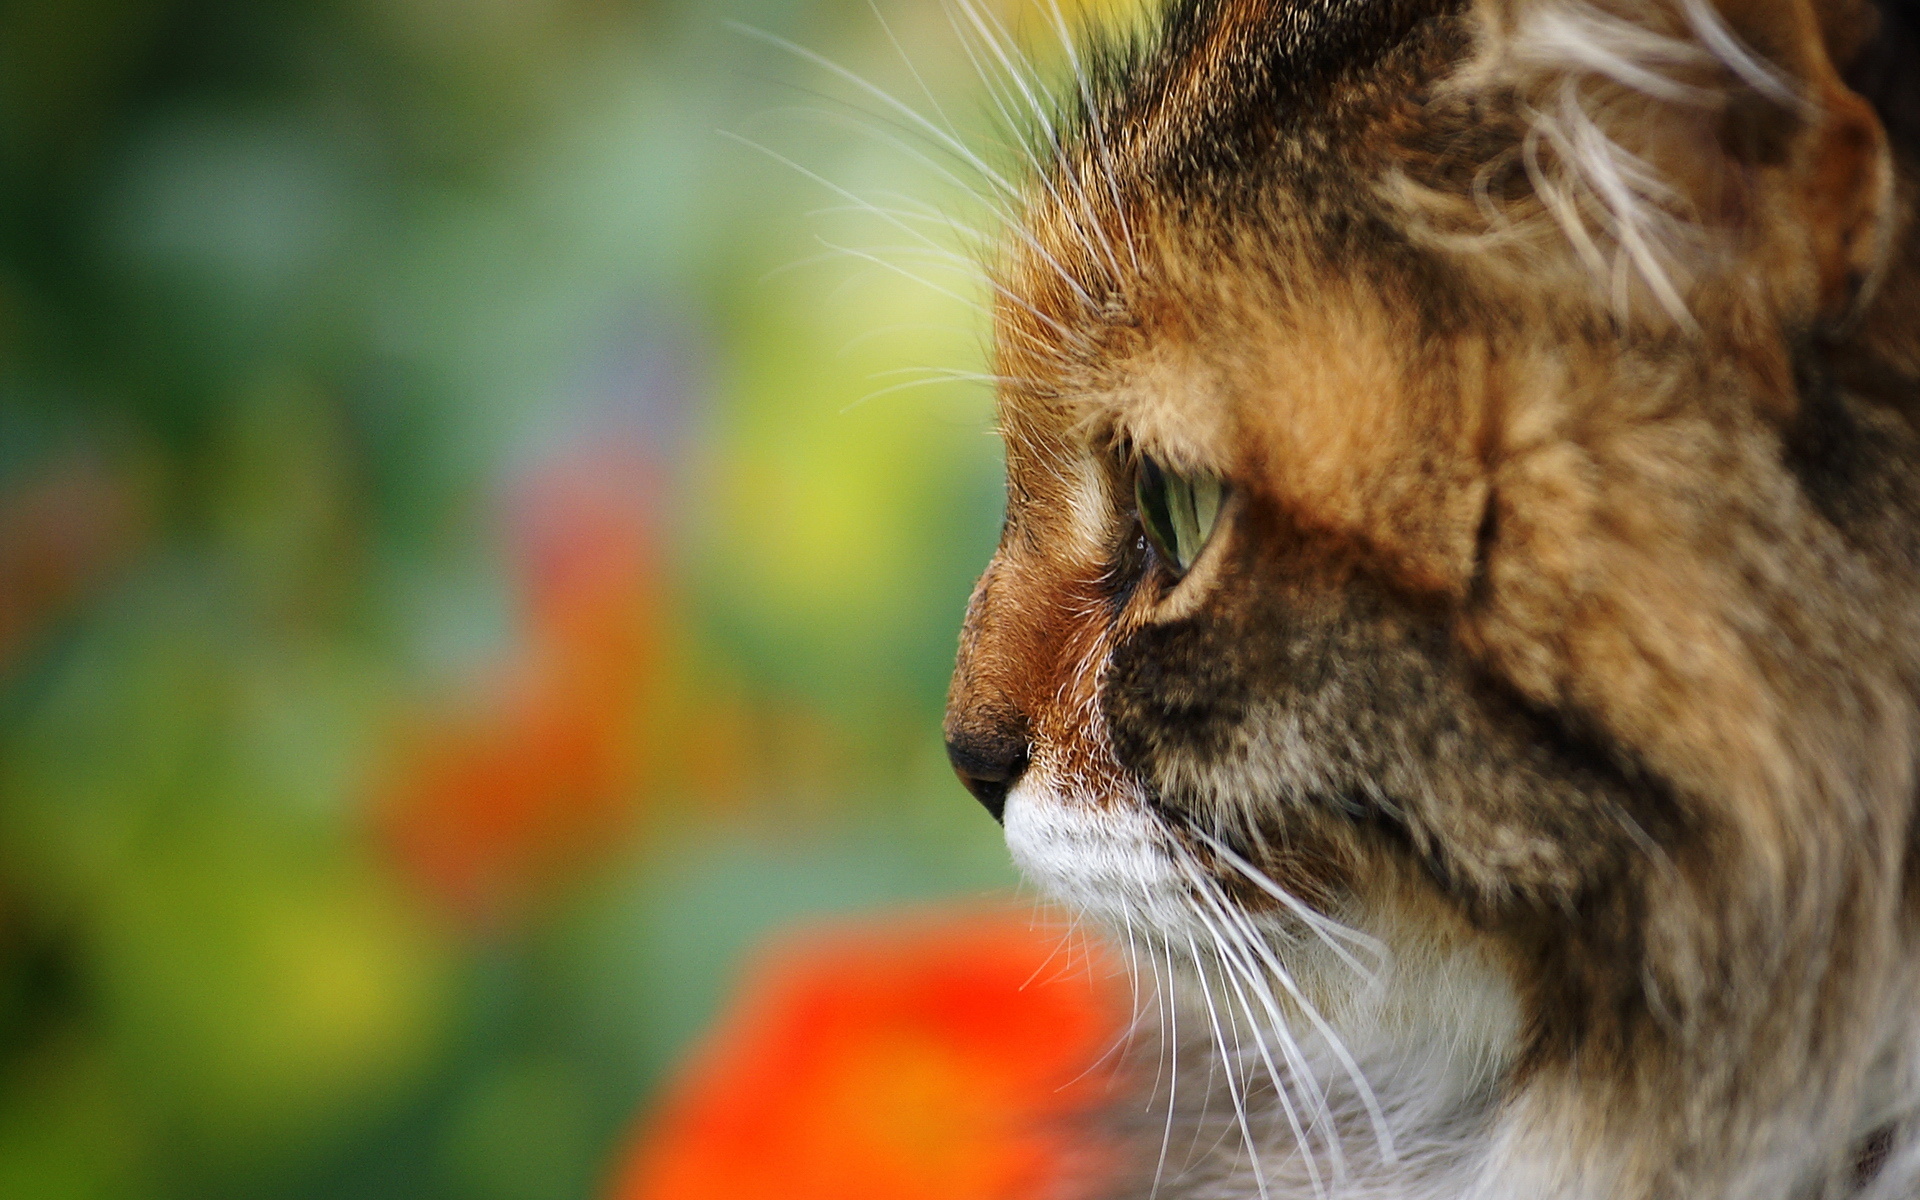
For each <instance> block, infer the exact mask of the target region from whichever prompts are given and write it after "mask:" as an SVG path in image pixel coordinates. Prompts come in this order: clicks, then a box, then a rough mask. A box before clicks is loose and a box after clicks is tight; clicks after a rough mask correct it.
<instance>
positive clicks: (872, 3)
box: [867, 0, 962, 142]
mask: <svg viewBox="0 0 1920 1200" xmlns="http://www.w3.org/2000/svg"><path fill="white" fill-rule="evenodd" d="M867 10H868V11H869V12H871V13H872V14H873V19H874V20H875V21H877V22H879V25H880V31H881V32H882V33H884V34H886V35H887V42H888V44H890V45H891V46H892V47H893V52H894V53H895V54H897V55H899V56H900V64H901V65H902V66H904V67H906V69H907V74H909V75H911V76H913V82H914V84H915V85H916V86H917V87H919V89H920V94H921V95H922V96H925V97H926V98H927V107H929V108H931V109H932V110H933V115H934V116H936V117H939V118H940V124H942V125H944V126H945V127H946V130H947V137H948V140H949V141H954V142H958V141H961V140H962V139H961V137H960V130H959V129H958V128H956V127H955V126H954V123H953V119H952V118H951V117H949V116H947V110H946V109H944V108H942V107H941V106H940V98H939V97H938V96H936V95H934V93H933V89H932V88H931V87H928V86H927V81H926V77H925V76H923V75H921V74H920V68H919V67H918V66H916V65H915V64H914V61H913V56H912V55H911V54H908V53H907V48H906V47H905V46H902V45H901V44H900V39H899V38H898V37H897V36H895V34H894V32H893V24H892V23H891V22H890V21H888V20H887V18H886V14H885V13H882V12H881V11H880V5H879V3H878V0H867Z"/></svg>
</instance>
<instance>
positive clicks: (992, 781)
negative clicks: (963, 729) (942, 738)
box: [947, 734, 1031, 821]
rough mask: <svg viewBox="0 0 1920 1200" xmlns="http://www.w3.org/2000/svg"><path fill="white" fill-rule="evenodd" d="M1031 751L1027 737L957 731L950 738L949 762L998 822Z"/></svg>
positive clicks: (948, 740)
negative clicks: (983, 735)
mask: <svg viewBox="0 0 1920 1200" xmlns="http://www.w3.org/2000/svg"><path fill="white" fill-rule="evenodd" d="M1030 753H1031V751H1030V748H1029V747H1028V745H1027V740H1026V739H1025V738H1010V737H978V736H969V735H967V734H956V735H954V736H953V737H950V738H948V739H947V761H948V762H950V763H952V764H953V773H954V774H955V775H958V776H959V777H960V782H961V784H962V785H964V786H965V787H966V789H967V790H968V791H969V792H972V793H973V798H974V799H975V800H978V801H979V802H980V803H982V804H984V805H986V808H987V811H988V812H990V813H992V814H993V819H994V820H996V821H999V820H1001V819H1002V814H1003V813H1004V812H1005V811H1006V808H1007V793H1008V792H1009V791H1011V790H1012V789H1013V785H1014V784H1015V783H1017V782H1019V780H1020V775H1021V773H1022V772H1024V771H1025V770H1026V769H1027V761H1028V758H1029V756H1030Z"/></svg>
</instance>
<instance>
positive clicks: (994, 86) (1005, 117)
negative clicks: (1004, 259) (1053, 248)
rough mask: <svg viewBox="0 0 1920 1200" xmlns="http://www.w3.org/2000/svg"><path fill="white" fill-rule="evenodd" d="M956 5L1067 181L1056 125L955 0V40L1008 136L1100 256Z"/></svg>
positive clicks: (968, 9) (969, 10)
mask: <svg viewBox="0 0 1920 1200" xmlns="http://www.w3.org/2000/svg"><path fill="white" fill-rule="evenodd" d="M956 5H957V6H958V8H959V9H960V11H961V12H963V13H965V14H966V17H967V20H968V21H969V22H970V23H971V24H972V25H973V27H974V30H975V34H976V36H977V37H978V38H979V39H980V41H981V42H982V43H983V44H984V45H985V47H986V49H987V52H988V53H990V54H992V55H993V56H994V57H995V58H997V59H998V60H999V62H1000V65H1001V67H1002V69H1003V70H1004V72H1005V75H1006V77H1007V78H1008V79H1010V80H1011V81H1012V83H1013V85H1014V86H1015V87H1017V88H1019V89H1020V91H1021V92H1022V93H1023V94H1024V95H1025V96H1026V97H1027V99H1028V101H1029V104H1030V106H1031V107H1032V110H1033V113H1034V116H1035V117H1036V118H1037V120H1038V121H1039V124H1040V126H1041V128H1042V130H1043V131H1044V132H1045V133H1046V135H1047V138H1048V141H1049V143H1050V144H1051V145H1052V147H1053V149H1054V152H1055V164H1054V165H1056V166H1059V167H1060V168H1062V169H1061V170H1060V171H1059V172H1058V173H1059V174H1060V175H1061V176H1063V177H1066V176H1071V174H1072V172H1070V171H1067V170H1065V169H1064V168H1065V159H1064V154H1063V152H1062V151H1061V148H1060V144H1059V141H1058V139H1057V138H1056V137H1055V136H1054V133H1053V126H1052V122H1051V121H1050V120H1049V119H1048V117H1047V116H1046V113H1045V111H1044V110H1043V109H1042V108H1041V106H1040V103H1039V101H1038V99H1037V98H1036V97H1035V95H1034V93H1033V91H1032V90H1031V89H1030V88H1029V87H1028V86H1027V83H1026V80H1025V79H1024V78H1023V77H1022V75H1021V73H1020V71H1019V69H1018V68H1017V67H1015V66H1014V65H1013V62H1012V60H1011V58H1010V56H1009V55H1008V53H1007V51H1006V49H1005V48H1004V47H1002V46H1001V44H1000V42H999V40H998V39H996V38H995V37H994V35H993V32H992V30H991V29H990V28H989V27H988V26H987V24H986V22H985V21H984V20H983V19H982V17H981V16H980V12H979V10H978V8H977V7H976V6H975V5H974V4H973V3H972V0H952V3H950V4H948V5H947V20H948V23H949V24H950V25H952V26H953V30H954V35H955V37H957V38H958V39H959V41H960V45H961V47H962V48H963V49H964V50H965V51H966V54H967V57H968V59H970V60H971V61H972V63H973V68H974V72H975V73H976V74H978V75H979V76H980V80H981V82H982V84H984V85H985V86H986V88H987V92H988V95H989V96H990V97H991V99H992V100H993V106H994V108H995V109H996V110H997V111H998V112H999V114H1000V119H1001V121H1002V122H1003V123H1004V124H1005V126H1006V128H1007V131H1008V136H1009V137H1010V138H1011V139H1013V140H1014V141H1015V142H1016V144H1018V145H1020V146H1021V147H1022V149H1023V152H1024V155H1025V157H1026V159H1027V162H1028V164H1029V166H1030V168H1031V171H1030V174H1031V175H1032V177H1033V178H1034V179H1036V180H1038V181H1039V184H1040V186H1041V187H1042V188H1043V189H1044V190H1045V191H1046V193H1047V194H1048V195H1049V196H1051V197H1052V198H1053V202H1054V204H1055V205H1057V206H1058V207H1059V211H1060V212H1061V214H1062V215H1063V216H1065V217H1066V218H1067V223H1068V225H1069V226H1071V227H1072V229H1073V231H1074V234H1075V236H1076V238H1077V239H1078V241H1079V242H1080V244H1081V246H1082V247H1084V248H1085V249H1087V250H1088V251H1089V252H1094V253H1097V251H1098V247H1097V246H1095V245H1094V242H1093V239H1092V237H1090V236H1089V235H1088V232H1087V229H1086V227H1085V226H1084V225H1083V224H1082V223H1081V220H1082V217H1081V216H1075V215H1074V210H1073V207H1072V206H1071V205H1070V204H1069V203H1068V202H1067V199H1066V197H1065V196H1063V195H1061V193H1060V188H1059V186H1058V184H1056V183H1055V182H1054V177H1055V171H1054V170H1053V169H1050V166H1049V164H1047V163H1044V162H1042V161H1041V160H1040V156H1039V154H1038V153H1037V152H1036V151H1035V150H1034V148H1033V146H1032V144H1031V140H1030V139H1029V138H1027V137H1023V136H1022V135H1021V134H1020V133H1019V129H1020V125H1021V121H1020V119H1019V118H1018V117H1017V116H1015V114H1014V111H1013V110H1014V109H1017V108H1019V107H1020V103H1019V100H1018V99H1017V98H1013V97H1010V96H1008V95H1007V94H1005V93H1004V92H1003V91H1002V89H1001V86H1000V85H999V84H998V83H997V82H996V80H995V78H994V72H993V71H991V70H989V69H988V64H987V63H986V62H984V61H983V60H982V59H981V58H980V55H979V53H978V52H977V51H976V50H975V48H974V44H973V39H972V38H970V37H968V35H967V31H966V30H965V29H963V28H961V26H960V23H959V21H957V20H956V19H955V18H954V15H953V13H954V7H955V6H956ZM1082 216H1084V214H1082ZM1109 257H1111V255H1109ZM1114 266H1115V269H1116V271H1117V268H1118V261H1117V260H1115V261H1114Z"/></svg>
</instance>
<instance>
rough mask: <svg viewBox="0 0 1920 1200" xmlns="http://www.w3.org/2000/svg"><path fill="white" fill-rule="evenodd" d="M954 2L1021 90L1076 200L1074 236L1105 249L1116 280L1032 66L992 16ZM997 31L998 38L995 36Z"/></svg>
mask: <svg viewBox="0 0 1920 1200" xmlns="http://www.w3.org/2000/svg"><path fill="white" fill-rule="evenodd" d="M956 2H957V3H958V4H959V5H960V7H961V9H962V10H963V11H964V12H965V13H966V14H967V17H968V19H969V20H971V21H972V22H973V24H974V26H975V27H976V28H977V29H979V31H980V35H981V38H982V40H983V41H985V42H986V44H987V46H988V48H989V49H990V50H991V51H992V52H993V54H994V55H995V57H997V58H998V59H999V60H1000V65H1001V67H1002V68H1003V69H1004V70H1005V71H1006V73H1007V76H1008V77H1009V78H1010V79H1011V80H1012V81H1013V83H1014V86H1015V87H1017V88H1019V89H1020V93H1021V95H1023V96H1024V97H1025V98H1026V101H1027V106H1028V107H1029V108H1030V109H1031V110H1032V112H1033V115H1034V118H1035V120H1037V121H1038V122H1039V125H1040V130H1041V132H1042V133H1043V134H1045V136H1046V139H1047V143H1048V145H1049V147H1050V148H1051V149H1052V151H1053V161H1054V165H1055V166H1056V167H1057V168H1058V170H1059V173H1060V175H1061V177H1062V178H1063V179H1064V180H1065V181H1066V184H1067V187H1068V188H1070V189H1072V190H1073V191H1074V192H1075V193H1076V195H1077V197H1078V199H1079V206H1078V207H1079V215H1078V216H1077V217H1075V218H1074V219H1073V225H1074V227H1075V230H1076V232H1077V233H1079V235H1080V238H1081V241H1082V243H1083V244H1084V245H1086V246H1087V248H1088V249H1089V250H1093V249H1104V251H1105V254H1106V258H1107V263H1108V266H1109V267H1110V268H1111V269H1112V271H1113V273H1114V277H1115V278H1116V279H1118V278H1119V277H1120V276H1121V274H1122V273H1121V270H1120V260H1119V258H1118V257H1116V256H1115V254H1114V251H1113V245H1112V243H1111V242H1109V241H1108V239H1107V236H1106V231H1105V229H1104V228H1103V227H1102V226H1101V225H1100V222H1099V220H1098V218H1097V217H1096V215H1095V214H1094V212H1093V208H1092V203H1091V200H1090V198H1089V197H1088V195H1087V192H1086V187H1085V185H1084V184H1083V183H1082V182H1081V180H1080V175H1079V172H1077V171H1075V170H1073V169H1072V166H1071V164H1070V163H1069V162H1068V160H1067V152H1066V147H1065V146H1064V145H1063V144H1062V142H1061V140H1060V133H1059V130H1058V128H1057V127H1056V126H1055V124H1054V121H1053V118H1052V117H1051V116H1050V115H1049V114H1048V112H1047V109H1046V105H1045V104H1044V103H1043V102H1042V100H1041V98H1040V95H1039V93H1038V92H1037V91H1036V89H1035V88H1034V87H1033V86H1031V85H1030V83H1029V79H1028V77H1029V76H1030V75H1031V74H1032V73H1033V68H1032V64H1031V63H1028V62H1026V60H1024V59H1023V58H1020V57H1019V55H1018V52H1017V51H1014V50H1011V49H1010V48H1009V47H1010V46H1011V44H1012V40H1013V39H1012V38H1011V36H1010V35H1008V33H1007V30H1006V27H1005V26H1003V25H1001V24H1000V22H999V19H998V18H997V17H995V16H994V15H993V14H992V13H991V12H986V13H985V14H984V15H983V13H982V11H981V9H980V7H979V6H978V5H976V4H975V3H974V2H973V0H956ZM989 26H991V27H989ZM996 31H997V34H998V36H996V35H995V34H996ZM1023 64H1024V65H1025V67H1026V70H1024V71H1023V70H1021V65H1023ZM1045 183H1046V187H1047V190H1048V191H1049V192H1052V193H1053V196H1054V199H1055V200H1056V201H1058V202H1060V203H1062V204H1063V205H1064V203H1065V201H1064V200H1063V199H1062V197H1061V196H1060V194H1059V191H1058V190H1057V189H1056V188H1055V187H1054V185H1053V184H1052V182H1051V180H1046V181H1045ZM1083 222H1084V223H1083ZM1089 230H1091V231H1092V233H1093V234H1094V235H1097V238H1098V241H1099V242H1100V243H1101V245H1100V246H1098V247H1096V246H1095V245H1094V244H1093V240H1094V239H1092V238H1089V236H1088V231H1089Z"/></svg>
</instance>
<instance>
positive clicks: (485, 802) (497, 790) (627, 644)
mask: <svg viewBox="0 0 1920 1200" xmlns="http://www.w3.org/2000/svg"><path fill="white" fill-rule="evenodd" d="M656 485H657V483H656V471H655V468H654V466H653V464H652V463H651V462H650V461H649V460H648V459H647V458H646V457H644V456H642V455H639V454H635V453H631V452H625V451H623V450H622V449H620V448H617V447H616V448H611V449H604V448H603V449H595V448H586V447H583V448H576V449H574V450H573V451H572V452H571V453H569V454H566V455H564V456H562V457H560V458H558V459H557V460H555V461H554V462H552V463H550V464H548V465H547V467H546V468H545V469H544V470H542V471H540V472H538V473H536V474H534V475H533V476H531V477H530V478H529V479H527V480H526V481H525V482H524V483H523V485H522V487H521V488H520V489H519V490H518V494H517V495H516V497H515V505H514V513H513V515H514V517H515V522H514V530H513V533H514V537H513V540H512V549H513V551H514V554H515V559H516V562H515V566H516V568H517V570H516V572H515V575H516V578H517V581H518V583H519V584H520V586H521V589H522V598H523V603H524V609H523V621H522V636H523V638H524V641H523V644H522V646H521V648H520V653H519V655H518V656H517V658H516V659H515V660H514V661H512V662H511V663H509V664H505V665H504V668H503V669H502V670H501V671H500V673H499V674H498V675H497V676H496V677H495V679H494V680H492V681H491V684H490V686H488V687H485V688H483V689H482V690H481V693H480V696H479V698H478V703H470V704H468V705H464V706H454V705H449V706H447V707H446V708H445V709H442V710H440V711H437V712H434V713H432V714H430V715H428V716H427V717H426V719H424V720H422V721H420V722H419V723H418V724H417V725H416V726H415V727H414V728H413V729H412V730H410V731H409V733H410V736H409V737H408V738H407V744H406V745H405V746H404V748H403V752H402V754H401V755H400V757H399V762H398V763H397V764H396V769H395V771H394V773H393V778H392V782H391V783H390V785H389V786H388V787H387V788H386V789H385V795H384V796H383V803H382V808H381V811H380V817H381V820H382V824H383V827H384V829H385V832H386V834H387V836H388V838H389V840H390V841H391V843H392V844H393V846H394V847H395V849H396V850H397V852H398V854H399V856H400V858H401V860H402V862H403V863H404V864H405V865H406V867H407V869H408V873H409V874H410V875H411V876H412V877H413V878H414V879H416V880H418V881H420V882H422V883H424V884H425V885H426V886H427V887H428V888H429V889H430V890H431V891H432V892H433V893H435V894H436V895H438V896H439V897H440V898H441V899H442V900H443V901H444V902H446V903H447V904H448V905H449V906H450V907H452V908H453V909H454V910H455V911H457V912H459V913H462V914H463V915H466V916H469V917H471V918H475V919H490V918H498V917H500V916H502V915H504V914H506V913H511V912H512V911H513V910H514V909H515V908H517V907H518V906H520V905H522V904H524V903H525V902H526V901H527V900H528V899H529V898H530V896H531V895H533V894H534V893H537V892H538V891H539V890H540V888H541V887H542V885H543V884H545V883H546V882H548V880H549V878H550V877H552V876H556V875H565V874H566V873H567V872H568V871H569V870H571V869H574V868H576V867H577V866H578V865H579V863H580V861H581V860H582V859H584V858H590V857H592V856H593V855H594V854H595V853H596V852H598V851H600V850H602V849H604V847H605V846H606V844H607V843H609V842H615V843H617V842H618V835H619V834H620V833H621V832H622V831H623V829H624V828H625V827H626V826H627V825H629V824H630V823H631V821H632V819H633V818H634V816H635V815H637V812H636V803H637V801H638V799H639V798H640V795H641V793H642V792H643V790H644V787H643V785H644V783H645V780H646V777H647V775H648V772H649V770H650V768H651V766H652V762H651V758H652V754H653V750H654V747H653V746H652V745H651V744H650V743H649V741H648V739H647V736H646V735H647V733H648V731H649V729H650V728H651V727H652V725H653V722H652V721H651V720H650V717H651V715H652V711H651V710H652V709H653V708H654V707H656V706H657V705H656V702H657V700H658V698H659V697H658V691H659V682H660V681H659V674H660V665H659V664H660V659H661V656H662V651H663V647H662V643H663V640H664V637H665V633H664V630H663V628H662V627H663V625H664V623H665V622H664V615H663V612H662V609H663V607H664V599H663V595H662V593H663V590H664V588H663V584H662V582H661V573H660V569H659V564H658V561H657V559H658V554H657V550H656V547H655V544H654V534H653V530H652V528H651V515H652V514H651V512H650V511H649V509H650V502H651V500H652V498H653V492H654V490H655V487H656Z"/></svg>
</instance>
